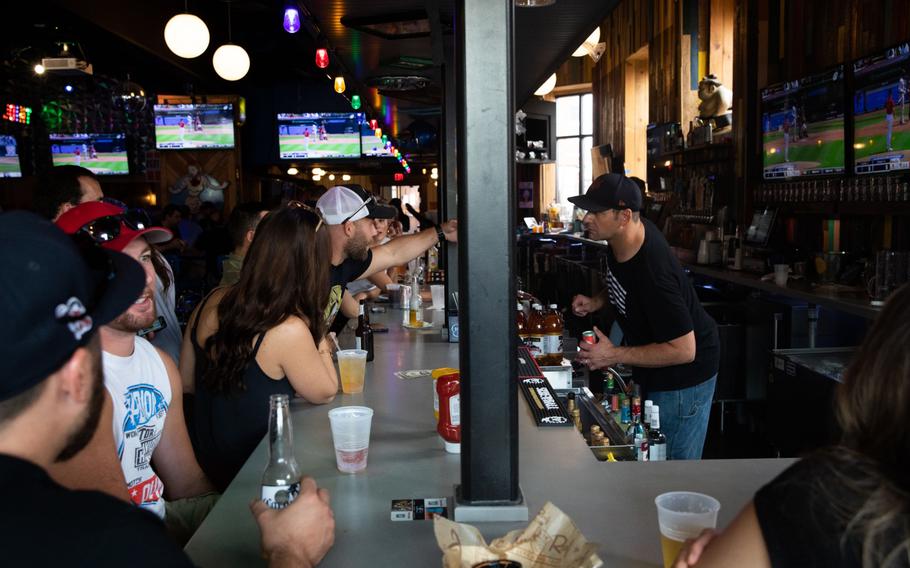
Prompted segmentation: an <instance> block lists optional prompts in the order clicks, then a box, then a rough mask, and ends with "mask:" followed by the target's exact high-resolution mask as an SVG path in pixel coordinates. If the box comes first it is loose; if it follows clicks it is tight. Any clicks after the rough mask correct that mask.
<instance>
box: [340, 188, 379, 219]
mask: <svg viewBox="0 0 910 568" xmlns="http://www.w3.org/2000/svg"><path fill="white" fill-rule="evenodd" d="M375 202H376V198H375V197H373V196H372V195H371V196H369V197H367V198H366V200H365V201H364V202H363V203H362V204H361V205H360V207H358V208H357V209H355V210H354V212H353V213H351V214H350V215H348V216H347V217H345V219H344V221H342V222H341V223H339V225H344V224H345V223H347V222H348V221H350V220H351V217H353V216H354V215H356V214H358V213H360V212H361V211H362V210H363V208H364V207H366V206H367V205H369V204H370V203H375Z"/></svg>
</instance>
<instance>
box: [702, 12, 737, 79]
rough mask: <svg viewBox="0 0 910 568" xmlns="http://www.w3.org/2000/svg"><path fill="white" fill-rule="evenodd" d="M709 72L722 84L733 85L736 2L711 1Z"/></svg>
mask: <svg viewBox="0 0 910 568" xmlns="http://www.w3.org/2000/svg"><path fill="white" fill-rule="evenodd" d="M710 11H711V14H710V18H711V22H710V31H709V34H710V36H711V40H710V52H709V56H708V71H709V72H710V73H713V74H715V75H717V77H718V79H720V81H721V83H723V84H724V85H726V86H728V87H731V86H732V85H733V28H734V0H711V8H710Z"/></svg>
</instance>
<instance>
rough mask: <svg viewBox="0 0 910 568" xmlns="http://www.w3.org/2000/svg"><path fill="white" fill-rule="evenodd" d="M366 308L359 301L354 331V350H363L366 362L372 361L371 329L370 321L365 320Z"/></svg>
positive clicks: (362, 302) (361, 301)
mask: <svg viewBox="0 0 910 568" xmlns="http://www.w3.org/2000/svg"><path fill="white" fill-rule="evenodd" d="M365 308H366V306H365V302H364V301H363V300H360V306H359V308H358V312H357V328H356V329H355V330H354V346H355V349H363V350H364V351H366V352H367V361H372V360H373V329H372V328H371V327H370V320H368V319H367V317H368V316H367V315H366V309H365Z"/></svg>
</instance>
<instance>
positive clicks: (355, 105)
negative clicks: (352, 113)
mask: <svg viewBox="0 0 910 568" xmlns="http://www.w3.org/2000/svg"><path fill="white" fill-rule="evenodd" d="M360 105H361V103H360V95H353V96H352V97H351V108H352V109H354V110H357V109H359V108H360Z"/></svg>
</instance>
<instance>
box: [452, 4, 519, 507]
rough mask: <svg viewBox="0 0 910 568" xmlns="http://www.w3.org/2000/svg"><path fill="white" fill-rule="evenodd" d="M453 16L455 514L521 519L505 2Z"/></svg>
mask: <svg viewBox="0 0 910 568" xmlns="http://www.w3.org/2000/svg"><path fill="white" fill-rule="evenodd" d="M460 9H461V10H462V12H461V15H462V17H461V18H460V19H459V21H458V22H457V28H458V36H459V48H460V49H459V56H460V57H459V62H458V81H457V84H458V85H459V86H460V87H461V89H463V92H462V93H460V95H461V96H460V98H459V111H460V112H459V117H458V121H459V124H458V126H459V128H458V168H459V172H458V180H459V182H460V183H461V184H462V187H463V188H464V191H463V193H462V194H461V196H460V197H461V198H460V200H459V202H458V213H459V215H458V217H459V222H460V228H459V229H460V230H459V235H458V236H459V243H458V253H459V257H458V268H459V283H460V288H461V296H460V297H461V300H460V304H461V314H460V315H461V343H460V365H461V374H462V383H461V418H462V444H461V445H462V456H461V485H460V486H458V487H457V488H456V494H455V499H456V504H455V519H456V520H457V521H500V520H514V521H520V520H527V517H528V510H527V506H526V505H525V503H524V500H523V499H522V496H521V491H520V489H519V487H518V420H517V419H518V404H517V403H518V400H517V390H516V389H517V385H516V383H515V381H514V377H515V374H516V365H517V361H516V358H515V353H516V351H515V349H516V329H515V317H514V312H515V284H514V279H513V274H514V259H513V254H514V249H513V241H514V238H513V235H514V220H513V216H512V211H511V207H510V205H511V203H512V202H513V201H514V195H513V194H514V189H513V185H514V184H513V180H514V163H515V152H514V146H515V143H514V140H515V136H514V134H513V121H514V114H515V113H514V101H513V97H514V93H513V90H514V89H513V67H512V43H513V41H512V38H513V32H512V23H513V2H512V0H465V1H464V3H463V4H462V5H461V8H460Z"/></svg>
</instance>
